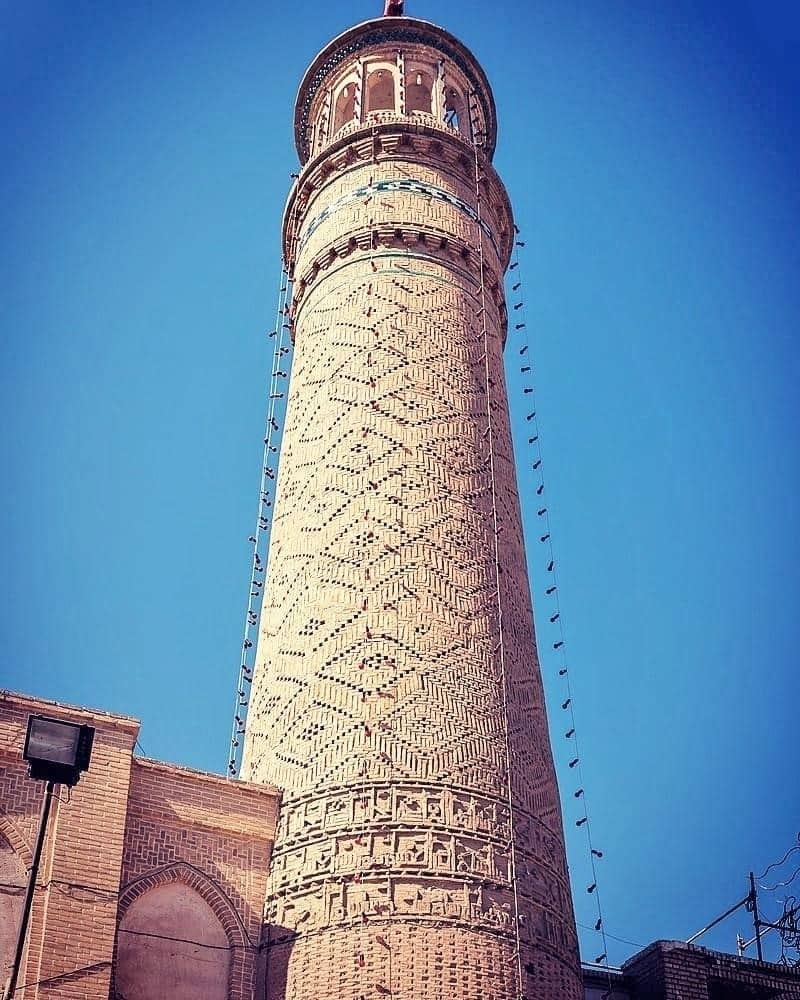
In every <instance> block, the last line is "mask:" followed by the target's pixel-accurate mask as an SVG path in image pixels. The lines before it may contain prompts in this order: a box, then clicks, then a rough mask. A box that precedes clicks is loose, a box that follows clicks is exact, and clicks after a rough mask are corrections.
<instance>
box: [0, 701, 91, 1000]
mask: <svg viewBox="0 0 800 1000" xmlns="http://www.w3.org/2000/svg"><path fill="white" fill-rule="evenodd" d="M93 742H94V729H93V728H92V727H91V726H79V725H78V724H77V723H75V722H65V721H64V720H63V719H51V718H49V717H48V716H46V715H31V716H29V717H28V731H27V733H26V734H25V747H24V749H23V751H22V756H23V757H24V759H25V760H27V762H28V774H29V776H30V777H31V778H33V779H34V780H35V781H46V782H47V784H46V785H45V788H44V798H43V800H42V811H41V813H40V814H39V832H38V833H37V835H36V847H35V848H34V851H33V863H32V864H31V870H30V873H29V875H28V886H27V889H26V890H25V902H24V904H23V907H22V918H21V920H20V924H19V934H18V935H17V950H16V952H15V953H14V964H13V965H12V966H11V975H10V976H9V977H8V980H7V982H6V985H5V989H4V990H3V997H4V998H5V1000H10V998H11V997H13V996H14V990H15V989H16V986H17V978H18V976H19V969H20V965H21V964H22V953H23V951H24V950H25V937H26V935H27V932H28V921H29V920H30V915H31V904H32V903H33V893H34V890H35V888H36V876H37V875H38V874H39V862H40V861H41V858H42V847H43V846H44V837H45V834H46V832H47V820H48V819H49V817H50V804H51V802H52V800H53V789H54V788H55V786H56V785H57V784H58V785H69V786H70V787H72V786H73V785H76V784H77V783H78V781H79V780H80V776H81V774H82V773H83V772H84V771H86V770H87V769H88V767H89V760H90V758H91V756H92V743H93Z"/></svg>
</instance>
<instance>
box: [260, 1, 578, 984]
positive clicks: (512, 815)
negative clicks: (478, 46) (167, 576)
mask: <svg viewBox="0 0 800 1000" xmlns="http://www.w3.org/2000/svg"><path fill="white" fill-rule="evenodd" d="M407 21H408V19H406V22H407ZM426 30H429V29H426ZM443 44H444V43H443ZM358 51H359V59H360V62H359V66H358V67H357V68H356V70H352V69H351V67H350V66H349V65H348V64H347V62H346V60H345V61H343V60H339V59H337V58H334V59H333V60H332V63H331V65H332V66H333V67H334V68H333V69H332V70H331V71H330V73H329V74H328V75H327V76H326V75H325V74H323V75H322V76H321V77H320V78H319V81H318V86H319V88H320V93H321V92H322V91H324V90H325V89H326V88H327V91H328V92H329V94H330V95H331V98H332V99H333V100H334V104H335V97H336V93H337V88H339V87H340V84H339V83H337V80H338V79H339V78H340V77H341V79H343V80H349V79H351V75H352V78H353V79H363V80H364V81H365V86H369V85H370V81H371V75H370V74H371V73H373V74H374V75H378V74H383V73H393V74H394V73H396V78H397V85H396V86H395V89H394V91H390V90H389V89H387V88H386V87H385V80H383V81H382V80H381V79H379V80H378V81H377V82H375V84H374V85H375V87H376V88H378V87H379V86H380V87H383V88H384V89H383V90H381V92H380V93H381V95H383V94H389V93H395V94H396V95H397V98H396V99H397V100H398V101H399V102H401V103H400V105H399V106H398V107H396V108H395V109H394V110H392V109H391V108H388V109H385V110H382V111H381V112H380V117H379V118H374V117H373V118H372V119H371V120H370V121H369V122H368V123H367V127H366V128H365V127H362V128H361V129H360V130H359V129H357V128H355V127H353V126H352V125H351V126H349V127H348V128H345V129H344V130H343V131H342V133H341V135H339V137H338V138H336V139H335V141H333V142H331V141H330V140H329V138H326V136H327V133H326V132H325V131H324V129H325V124H324V123H325V122H326V121H327V120H328V116H329V110H330V107H331V102H330V100H323V99H322V98H320V103H319V104H316V103H315V99H314V96H313V95H311V96H310V97H309V96H308V95H305V96H304V97H303V101H302V102H301V107H302V109H303V111H302V113H303V114H304V115H306V116H310V119H311V120H314V119H315V116H317V111H316V110H315V109H316V108H317V107H319V116H320V121H321V122H322V128H323V132H322V134H321V136H320V137H319V138H318V139H315V141H314V142H313V143H312V145H313V146H314V148H315V149H316V148H320V152H319V154H318V155H317V156H316V158H315V159H314V160H312V161H311V162H309V164H308V165H307V166H306V168H305V170H304V172H303V174H302V176H301V178H300V180H299V181H298V184H297V185H296V188H295V190H294V192H293V194H292V197H291V198H290V202H289V205H288V207H287V212H286V216H285V223H284V236H285V242H286V248H287V256H288V257H289V258H290V260H291V262H292V265H293V271H294V282H295V295H294V305H293V317H292V319H293V324H294V329H295V359H294V365H293V370H292V375H291V386H290V395H289V402H288V410H287V418H286V426H285V429H284V435H283V444H282V454H281V462H280V470H279V477H278V483H277V491H276V500H275V511H274V520H273V528H272V542H271V549H270V558H269V565H268V571H267V579H266V583H265V590H264V601H263V607H262V613H261V624H260V629H261V633H260V641H259V647H258V652H257V656H256V668H255V675H254V680H253V684H252V691H251V697H250V705H249V711H248V721H247V735H246V741H245V752H244V761H243V775H244V776H245V777H247V778H248V779H250V780H253V781H266V782H269V783H271V784H274V785H276V786H278V787H280V788H281V789H283V790H284V799H283V806H282V809H281V816H280V822H279V829H278V836H277V840H276V847H275V853H274V856H273V861H272V868H271V872H270V881H269V887H268V896H267V910H266V916H267V923H268V969H267V995H268V997H269V998H270V1000H284V998H286V1000H288V998H293V1000H295V998H296V1000H312V998H313V1000H316V998H320V1000H334V998H335V1000H351V998H352V1000H360V998H364V997H370V998H371V997H377V996H392V997H395V998H398V1000H400V998H408V1000H410V998H412V997H413V998H430V1000H433V998H440V997H452V998H457V1000H506V998H508V1000H511V998H514V1000H517V998H518V997H519V996H520V995H521V994H522V995H524V996H525V997H531V998H532V997H536V998H537V1000H539V998H543V1000H544V998H556V997H557V998H559V1000H570V998H575V997H577V996H579V995H580V992H581V983H580V973H579V968H578V961H577V944H576V936H575V927H574V921H573V916H572V908H571V902H570V895H569V885H568V881H567V875H566V865H565V859H564V847H563V836H562V831H561V818H560V810H559V803H558V792H557V787H556V781H555V776H554V772H553V766H552V760H551V754H550V749H549V741H548V733H547V722H546V717H545V711H544V702H543V695H542V686H541V678H540V675H539V668H538V663H537V658H536V650H535V645H534V640H533V622H532V612H531V607H530V599H529V587H528V581H527V575H526V565H525V553H524V545H523V539H522V529H521V518H520V512H519V504H518V499H517V490H516V481H515V473H514V460H513V452H512V446H511V436H510V430H509V425H508V408H507V402H506V395H505V385H504V375H503V360H502V350H503V343H504V338H505V330H506V311H505V302H504V298H503V291H502V276H503V272H504V270H505V267H506V265H507V262H508V252H509V247H510V240H511V233H512V231H513V226H512V218H511V213H510V208H509V205H508V200H507V197H506V195H505V192H504V190H503V187H502V184H501V182H500V180H499V178H498V177H497V175H496V173H495V172H494V170H493V168H492V167H491V164H490V163H489V162H488V160H487V159H486V157H485V156H484V154H483V152H482V150H481V151H479V152H478V156H477V160H476V152H475V149H474V147H473V146H472V144H471V142H470V141H469V138H468V135H469V134H475V135H478V134H479V131H480V129H481V127H482V126H483V119H482V118H480V117H479V118H474V119H472V120H471V121H470V123H469V127H467V125H466V124H465V123H464V121H463V119H462V121H461V123H460V125H459V130H458V131H456V130H455V129H454V128H449V129H448V128H442V126H441V125H440V124H439V123H438V122H437V123H436V124H435V125H434V124H430V125H428V124H426V123H425V121H424V120H423V119H424V116H423V119H419V120H414V122H413V125H412V124H411V123H410V122H409V119H408V118H407V116H406V115H405V114H404V113H403V108H402V101H403V100H404V97H403V93H404V91H403V81H406V86H407V87H411V86H414V82H415V79H416V78H417V76H418V78H419V80H420V81H421V80H422V79H423V72H425V66H426V65H428V63H426V62H425V60H426V59H427V60H430V58H431V56H430V51H429V50H428V49H426V48H424V47H421V46H420V47H416V48H415V46H414V45H413V44H412V43H408V44H404V45H403V47H402V51H401V52H399V53H398V52H397V47H396V46H395V48H394V49H389V48H385V47H384V48H381V47H380V46H378V45H372V44H371V45H370V46H368V47H366V48H364V47H363V46H362V47H360V48H359V49H358ZM414 65H418V66H419V67H421V68H420V70H419V72H418V74H417V76H415V73H414V72H413V71H412V72H411V74H410V75H409V73H408V71H407V69H406V68H405V67H408V66H414ZM370 66H374V67H377V68H375V69H373V70H372V71H371V70H370ZM394 67H396V69H395V68H394ZM437 72H438V74H439V79H440V80H441V79H443V78H445V77H447V76H448V74H449V77H448V78H450V79H456V78H457V77H458V74H459V73H463V72H464V70H463V67H462V68H460V67H458V66H452V67H450V66H448V65H447V64H446V63H445V64H443V65H439V67H438V70H437ZM331 73H332V74H333V75H331ZM337 74H338V75H337ZM471 75H472V78H473V79H475V78H477V73H476V72H472V74H471ZM458 79H460V80H461V82H460V83H459V86H460V87H462V88H465V84H464V83H463V78H458ZM420 86H421V84H420ZM441 93H442V94H445V93H446V91H445V90H444V89H442V90H441ZM381 99H382V98H381ZM430 100H431V101H434V98H433V97H432V98H431V99H430ZM356 106H357V105H356ZM431 106H433V104H432V105H431ZM489 106H492V107H493V105H492V103H491V95H490V94H484V95H483V96H482V99H481V101H480V102H477V104H476V108H477V110H476V114H479V113H480V107H483V108H486V107H489ZM308 109H310V110H308ZM398 112H399V113H398ZM354 113H355V112H354ZM476 167H477V174H478V183H477V185H476ZM476 186H477V187H478V191H476ZM487 389H488V396H487ZM495 526H496V527H495ZM496 555H497V558H496ZM509 772H510V773H509ZM518 948H519V950H520V952H521V955H520V957H519V958H518V956H517V950H518ZM520 972H522V977H521V979H522V981H521V982H520Z"/></svg>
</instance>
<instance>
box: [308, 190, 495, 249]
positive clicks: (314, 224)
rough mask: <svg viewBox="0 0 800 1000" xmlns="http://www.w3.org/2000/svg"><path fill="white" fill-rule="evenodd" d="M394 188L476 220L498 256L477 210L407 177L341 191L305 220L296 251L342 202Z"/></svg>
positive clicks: (350, 202) (488, 230) (350, 201)
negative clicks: (430, 199)
mask: <svg viewBox="0 0 800 1000" xmlns="http://www.w3.org/2000/svg"><path fill="white" fill-rule="evenodd" d="M395 191H413V192H415V193H417V194H421V195H424V196H425V197H426V198H433V199H435V200H436V201H444V202H447V204H448V205H452V206H453V207H454V208H457V209H458V210H459V211H460V212H463V213H464V214H465V215H467V216H469V218H470V219H472V221H473V222H477V223H478V224H479V225H480V227H481V229H482V230H483V231H484V233H485V234H486V236H487V237H488V238H489V240H490V241H491V244H492V246H493V247H494V249H495V252H496V253H497V255H498V257H499V256H500V248H499V247H498V245H497V240H496V239H495V238H494V233H493V232H492V231H491V229H490V228H489V226H488V225H487V224H486V223H485V222H484V221H483V219H478V213H477V212H476V211H475V209H474V208H473V207H472V205H469V204H467V202H465V201H462V200H461V199H460V198H457V197H456V196H455V195H454V194H450V192H449V191H444V190H442V188H438V187H434V185H433V184H424V183H423V182H422V181H415V180H410V179H408V178H405V177H404V178H398V179H397V180H387V181H376V182H375V183H374V184H367V185H365V186H364V187H359V188H355V189H354V190H353V191H348V192H347V194H343V195H342V197H341V198H338V199H337V200H336V201H334V202H332V203H331V204H330V205H328V207H327V208H325V209H323V210H322V211H321V212H320V213H319V215H317V216H315V217H314V218H313V219H312V220H311V221H310V222H309V224H308V225H307V226H306V228H305V230H304V232H303V235H302V237H301V238H300V243H299V246H298V250H302V249H303V247H304V246H305V245H306V243H307V242H308V240H309V239H310V238H311V237H312V236H313V234H314V233H315V232H316V230H317V229H318V228H319V227H320V226H321V225H322V223H323V222H325V220H326V219H329V218H330V217H331V216H332V215H333V214H334V212H337V211H338V210H339V209H340V208H344V206H345V205H350V204H352V202H354V201H358V200H359V198H367V197H369V196H370V195H373V194H391V193H393V192H395Z"/></svg>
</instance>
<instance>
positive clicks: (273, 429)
mask: <svg viewBox="0 0 800 1000" xmlns="http://www.w3.org/2000/svg"><path fill="white" fill-rule="evenodd" d="M277 298H278V303H277V306H276V312H275V323H274V325H273V327H272V328H271V329H270V330H268V331H267V340H268V341H269V343H270V344H271V345H272V360H271V367H270V372H271V374H270V380H269V395H268V398H267V417H266V423H265V426H264V451H263V454H262V461H261V481H260V485H259V491H258V506H257V510H256V524H255V528H254V529H253V533H252V534H251V535H250V537H249V538H248V542H249V543H250V546H251V553H252V555H251V560H250V582H249V587H248V596H247V609H246V612H245V619H244V627H243V630H242V646H241V657H240V661H239V670H238V679H237V684H236V701H235V703H234V710H233V722H232V724H231V742H230V752H229V755H228V775H229V776H230V777H236V775H238V773H239V769H240V767H241V763H242V748H243V742H244V729H245V722H246V720H247V708H248V704H249V701H250V685H251V684H252V681H253V671H254V669H255V655H256V645H257V638H258V620H259V612H260V605H261V599H262V596H263V589H264V576H265V572H266V566H267V552H268V549H269V537H270V530H271V527H272V512H273V509H274V502H275V484H276V481H277V475H278V448H279V442H280V436H281V432H282V428H283V420H284V416H285V413H286V397H287V395H288V387H289V368H290V365H291V353H292V336H291V333H292V331H291V322H290V319H289V311H290V305H291V281H290V280H289V275H288V271H287V269H286V266H285V265H284V266H283V267H282V268H281V276H280V281H279V284H278V296H277Z"/></svg>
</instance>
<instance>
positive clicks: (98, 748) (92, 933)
mask: <svg viewBox="0 0 800 1000" xmlns="http://www.w3.org/2000/svg"><path fill="white" fill-rule="evenodd" d="M39 712H44V713H45V714H47V715H51V716H56V717H61V718H64V719H66V720H68V721H70V722H79V723H86V724H88V725H92V726H94V727H95V728H96V735H95V741H94V747H93V750H92V763H91V767H90V769H89V771H88V772H87V773H86V774H85V775H84V776H83V777H82V779H81V781H80V782H79V784H78V785H77V786H76V787H75V788H74V789H72V790H71V792H70V791H68V790H67V789H65V788H63V787H60V786H59V787H58V789H57V792H58V798H57V799H56V800H54V802H53V808H52V813H51V817H50V824H49V832H48V837H47V840H46V841H45V846H44V852H43V855H42V864H41V868H40V872H39V880H38V889H37V892H36V895H35V897H34V904H33V909H32V914H31V924H30V933H29V938H28V946H27V950H26V954H25V958H24V963H23V968H22V971H21V973H20V977H19V983H20V985H21V986H24V985H25V984H26V983H29V984H33V983H38V984H39V985H36V986H31V987H29V988H28V989H26V990H24V991H21V992H20V996H21V997H24V998H25V1000H29V998H31V997H37V998H50V997H52V998H55V997H63V998H68V997H75V998H78V997H86V998H97V1000H101V998H103V1000H105V998H107V997H108V994H109V981H110V974H111V952H112V950H113V946H114V937H115V933H116V913H117V894H118V891H119V877H120V868H121V864H122V848H123V833H124V827H125V811H126V807H127V798H128V780H129V772H130V761H131V753H132V751H133V746H134V743H135V741H136V736H137V734H138V731H139V724H138V722H136V720H135V719H129V718H126V717H124V716H114V715H109V714H107V713H101V712H92V711H88V710H86V709H78V708H74V707H72V706H64V705H58V704H56V703H54V702H42V701H39V700H38V699H33V698H26V697H24V696H20V695H13V694H10V693H8V692H3V693H1V694H0V767H2V772H0V810H2V815H3V820H4V824H5V826H6V829H7V830H9V829H10V830H13V831H14V833H15V836H16V839H17V843H16V844H15V843H14V840H13V839H12V837H8V839H9V841H10V842H11V843H12V846H13V847H15V849H17V850H19V852H20V854H21V855H22V856H23V857H24V858H25V863H26V865H27V864H29V863H30V853H31V852H32V850H33V844H34V840H35V836H36V829H37V825H38V818H39V807H40V804H41V798H42V795H43V793H44V783H43V782H38V781H31V780H30V779H29V778H28V777H27V767H26V766H25V765H24V763H23V761H22V759H21V754H22V747H23V743H24V738H25V730H26V727H27V722H28V716H29V715H30V714H34V713H39ZM7 836H8V835H7ZM20 842H21V843H20Z"/></svg>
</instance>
